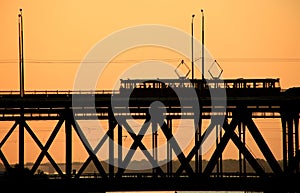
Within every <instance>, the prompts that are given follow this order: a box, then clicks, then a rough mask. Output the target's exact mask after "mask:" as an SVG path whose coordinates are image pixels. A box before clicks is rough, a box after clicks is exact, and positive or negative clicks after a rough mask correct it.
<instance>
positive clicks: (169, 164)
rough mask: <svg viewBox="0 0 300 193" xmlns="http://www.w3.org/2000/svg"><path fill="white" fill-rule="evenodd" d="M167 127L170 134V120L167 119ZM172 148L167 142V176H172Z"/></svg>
mask: <svg viewBox="0 0 300 193" xmlns="http://www.w3.org/2000/svg"><path fill="white" fill-rule="evenodd" d="M167 126H168V128H169V129H170V132H171V133H172V119H167ZM172 167H173V166H172V148H171V143H170V141H169V140H167V174H168V175H172V172H173V169H172Z"/></svg>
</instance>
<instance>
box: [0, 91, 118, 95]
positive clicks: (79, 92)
mask: <svg viewBox="0 0 300 193" xmlns="http://www.w3.org/2000/svg"><path fill="white" fill-rule="evenodd" d="M118 93H119V91H118V90H78V91H74V90H29V91H25V95H58V94H61V95H73V94H118ZM0 95H20V91H16V90H10V91H0Z"/></svg>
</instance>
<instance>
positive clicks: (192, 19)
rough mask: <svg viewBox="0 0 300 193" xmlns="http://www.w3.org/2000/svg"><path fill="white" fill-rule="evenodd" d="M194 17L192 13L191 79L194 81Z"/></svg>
mask: <svg viewBox="0 0 300 193" xmlns="http://www.w3.org/2000/svg"><path fill="white" fill-rule="evenodd" d="M194 17H195V15H194V14H193V15H192V23H191V33H192V40H191V41H192V42H191V44H192V80H193V81H194ZM193 83H194V82H193Z"/></svg>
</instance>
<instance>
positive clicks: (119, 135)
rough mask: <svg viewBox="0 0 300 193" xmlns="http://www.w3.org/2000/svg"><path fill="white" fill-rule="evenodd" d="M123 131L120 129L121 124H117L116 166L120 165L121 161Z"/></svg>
mask: <svg viewBox="0 0 300 193" xmlns="http://www.w3.org/2000/svg"><path fill="white" fill-rule="evenodd" d="M122 146H123V131H122V125H120V124H119V125H118V167H121V166H122V162H123V151H122Z"/></svg>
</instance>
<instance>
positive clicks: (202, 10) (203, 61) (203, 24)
mask: <svg viewBox="0 0 300 193" xmlns="http://www.w3.org/2000/svg"><path fill="white" fill-rule="evenodd" d="M201 14H202V81H204V13H203V9H201Z"/></svg>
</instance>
